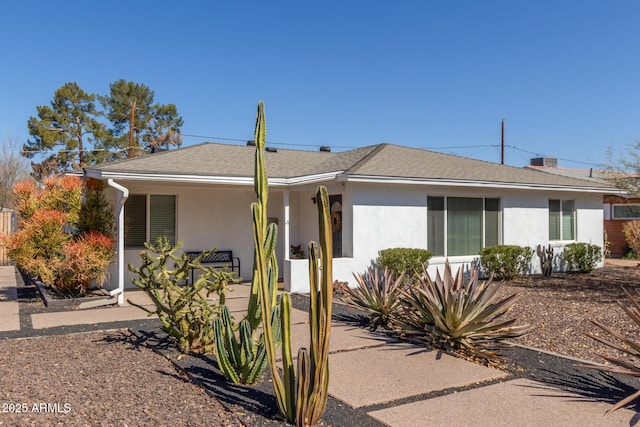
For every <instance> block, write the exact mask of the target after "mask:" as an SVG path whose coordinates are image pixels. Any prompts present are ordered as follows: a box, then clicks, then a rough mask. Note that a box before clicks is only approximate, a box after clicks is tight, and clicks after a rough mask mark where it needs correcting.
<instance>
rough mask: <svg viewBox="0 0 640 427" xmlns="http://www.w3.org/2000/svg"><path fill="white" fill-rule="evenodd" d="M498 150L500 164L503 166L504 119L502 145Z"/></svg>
mask: <svg viewBox="0 0 640 427" xmlns="http://www.w3.org/2000/svg"><path fill="white" fill-rule="evenodd" d="M500 148H501V149H500V164H501V165H504V119H502V144H501V145H500Z"/></svg>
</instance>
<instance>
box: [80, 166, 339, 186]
mask: <svg viewBox="0 0 640 427" xmlns="http://www.w3.org/2000/svg"><path fill="white" fill-rule="evenodd" d="M84 174H85V176H87V177H89V178H96V179H103V180H106V179H117V180H127V181H154V182H158V181H161V182H174V183H200V184H225V185H247V186H249V185H253V184H254V179H253V177H252V176H251V177H244V176H211V175H175V174H163V173H157V174H150V173H139V172H111V171H105V170H99V169H88V168H87V169H85V170H84ZM337 174H338V172H327V173H321V174H314V175H304V176H298V177H292V178H271V177H270V178H269V185H270V186H274V187H286V186H292V185H305V184H314V183H320V182H326V181H331V180H334V179H335V177H336V175H337Z"/></svg>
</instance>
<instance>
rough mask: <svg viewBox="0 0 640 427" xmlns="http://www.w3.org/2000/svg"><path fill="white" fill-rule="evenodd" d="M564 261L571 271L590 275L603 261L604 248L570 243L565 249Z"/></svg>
mask: <svg viewBox="0 0 640 427" xmlns="http://www.w3.org/2000/svg"><path fill="white" fill-rule="evenodd" d="M564 260H565V261H566V262H567V265H568V266H569V270H570V271H579V272H580V273H589V272H591V271H593V270H594V269H595V268H596V265H597V264H598V263H599V262H600V261H602V248H601V247H600V246H598V245H592V244H590V243H569V244H568V245H567V246H565V247H564Z"/></svg>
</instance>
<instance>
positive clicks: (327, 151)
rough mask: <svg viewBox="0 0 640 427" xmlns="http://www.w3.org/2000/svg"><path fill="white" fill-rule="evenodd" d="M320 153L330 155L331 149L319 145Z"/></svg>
mask: <svg viewBox="0 0 640 427" xmlns="http://www.w3.org/2000/svg"><path fill="white" fill-rule="evenodd" d="M320 151H324V152H326V153H330V152H331V147H329V146H328V145H321V146H320Z"/></svg>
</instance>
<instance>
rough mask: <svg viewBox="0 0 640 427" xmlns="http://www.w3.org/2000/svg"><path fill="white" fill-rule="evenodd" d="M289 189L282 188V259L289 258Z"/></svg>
mask: <svg viewBox="0 0 640 427" xmlns="http://www.w3.org/2000/svg"><path fill="white" fill-rule="evenodd" d="M289 247H290V246H289V190H288V189H287V190H284V259H285V261H286V260H288V259H289Z"/></svg>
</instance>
